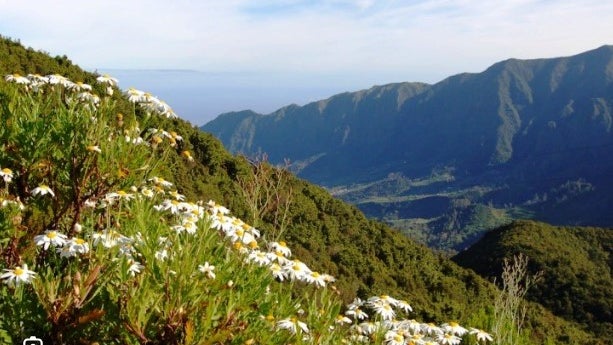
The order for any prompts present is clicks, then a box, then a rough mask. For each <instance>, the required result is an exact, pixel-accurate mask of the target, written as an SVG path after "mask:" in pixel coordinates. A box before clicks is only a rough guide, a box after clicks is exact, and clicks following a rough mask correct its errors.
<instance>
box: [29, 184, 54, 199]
mask: <svg viewBox="0 0 613 345" xmlns="http://www.w3.org/2000/svg"><path fill="white" fill-rule="evenodd" d="M39 194H40V195H46V194H51V196H55V193H53V191H52V190H51V188H49V186H47V185H46V184H41V185H40V186H38V187H36V188H34V189H32V195H39Z"/></svg>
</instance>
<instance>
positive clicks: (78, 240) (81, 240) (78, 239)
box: [74, 238, 85, 245]
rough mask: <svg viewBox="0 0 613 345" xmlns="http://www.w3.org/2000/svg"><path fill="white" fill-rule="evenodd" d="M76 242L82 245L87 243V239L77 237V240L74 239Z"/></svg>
mask: <svg viewBox="0 0 613 345" xmlns="http://www.w3.org/2000/svg"><path fill="white" fill-rule="evenodd" d="M74 242H75V243H76V244H78V245H81V244H83V243H85V240H84V239H81V238H77V239H75V240H74Z"/></svg>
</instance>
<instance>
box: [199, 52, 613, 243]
mask: <svg viewBox="0 0 613 345" xmlns="http://www.w3.org/2000/svg"><path fill="white" fill-rule="evenodd" d="M611 66H613V46H602V47H600V48H597V49H594V50H591V51H587V52H584V53H581V54H577V55H575V56H570V57H561V58H552V59H538V60H516V59H510V60H506V61H502V62H499V63H496V64H494V65H493V66H491V67H490V68H488V69H487V70H485V71H483V72H481V73H465V74H459V75H455V76H452V77H449V78H447V79H445V80H443V81H441V82H439V83H436V84H434V85H425V84H416V83H397V84H389V85H381V86H373V87H372V88H370V89H368V90H362V91H357V92H352V93H343V94H339V95H335V96H332V97H330V98H329V99H326V100H322V101H318V102H313V103H310V104H306V105H304V106H302V107H298V106H289V107H285V108H282V109H279V110H278V111H276V112H273V113H271V114H268V115H260V114H255V113H253V112H249V111H244V112H240V113H227V114H223V115H220V116H219V117H218V118H216V119H215V120H213V121H211V122H209V123H207V124H206V125H204V126H203V127H202V129H203V130H205V131H208V132H210V133H213V134H215V135H216V136H217V137H218V138H220V139H221V140H222V142H223V143H224V144H225V145H226V147H227V148H229V149H230V150H231V151H232V152H242V153H244V154H246V155H253V154H255V153H258V152H266V153H268V154H269V155H270V158H271V161H272V162H273V163H278V162H281V161H283V160H284V159H290V160H291V161H292V162H293V163H294V166H295V168H296V169H295V171H296V172H297V173H298V175H299V176H301V177H303V178H306V179H307V180H309V181H311V182H315V183H318V184H321V185H324V186H327V187H330V188H333V187H338V188H337V190H339V189H341V188H344V189H345V190H346V191H345V192H343V193H338V194H337V195H338V196H339V197H341V198H343V199H344V200H347V201H349V202H351V203H353V204H355V205H357V206H358V207H359V208H360V209H361V210H362V211H363V212H364V213H366V214H367V215H368V216H369V217H372V218H375V219H379V220H383V221H386V222H388V223H391V224H393V225H394V226H396V227H398V228H400V229H402V230H406V231H405V232H406V233H408V234H410V235H411V236H412V238H414V239H417V240H419V241H421V242H422V243H425V244H427V245H429V246H432V247H433V248H436V249H444V250H456V251H457V250H461V249H464V248H466V247H468V246H469V245H470V244H472V243H473V242H474V241H475V240H476V239H478V237H479V235H481V234H483V232H485V231H486V230H487V229H489V228H490V227H489V226H490V225H493V226H499V225H502V224H505V223H506V222H507V218H512V219H517V218H526V217H527V216H529V217H530V218H534V219H538V220H541V221H546V222H550V223H554V224H562V225H563V224H573V225H596V226H611V225H613V212H611V210H610V207H609V205H611V204H612V203H613V201H612V200H611V196H612V195H613V190H612V185H611V183H610V181H609V180H610V176H611V172H612V171H613V161H611V160H608V159H602V157H610V156H611V155H612V148H613V135H612V133H613V131H611V125H612V124H613V118H612V116H611V114H612V113H613V98H612V96H611V95H613V68H612V67H611ZM528 172H529V173H528ZM390 176H391V177H392V178H390ZM440 177H445V178H444V179H440ZM466 203H470V206H465V205H466ZM518 214H520V216H518Z"/></svg>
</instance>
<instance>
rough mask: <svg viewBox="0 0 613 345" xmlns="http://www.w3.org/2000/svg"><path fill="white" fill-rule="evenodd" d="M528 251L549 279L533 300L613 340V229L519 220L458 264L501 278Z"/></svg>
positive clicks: (533, 293)
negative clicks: (511, 262)
mask: <svg viewBox="0 0 613 345" xmlns="http://www.w3.org/2000/svg"><path fill="white" fill-rule="evenodd" d="M518 253H523V254H525V255H527V256H528V257H529V258H530V265H529V270H530V272H531V273H533V274H534V273H536V272H542V273H543V277H542V280H541V281H540V282H538V283H537V284H536V286H535V287H534V288H533V289H531V290H529V291H528V293H527V298H528V299H530V300H532V301H536V302H538V303H540V304H542V305H543V306H545V307H547V308H548V309H549V310H551V311H552V312H553V313H555V314H556V315H559V316H561V317H564V318H565V319H568V320H572V321H574V322H577V323H579V324H582V325H584V327H585V328H586V329H588V330H590V331H592V332H594V333H596V334H598V335H599V336H600V337H601V338H602V339H611V337H612V336H613V322H612V320H613V277H612V276H611V270H612V269H613V256H612V253H613V231H611V229H602V228H590V227H555V226H551V225H548V224H544V223H539V222H533V221H516V222H513V223H512V224H510V225H508V226H503V227H501V228H498V229H496V230H493V231H490V232H488V233H487V234H486V235H485V236H484V237H483V238H482V239H481V240H480V241H479V242H477V243H476V244H475V245H474V246H472V247H471V248H469V249H468V250H466V251H464V252H461V253H459V254H458V255H457V256H455V257H454V258H453V260H454V261H455V262H457V263H459V264H460V265H462V266H464V267H467V268H471V269H473V270H475V271H476V272H477V273H479V274H480V275H482V276H484V277H499V276H500V273H501V269H502V263H503V261H504V260H505V259H509V258H511V257H512V256H514V255H516V254H518Z"/></svg>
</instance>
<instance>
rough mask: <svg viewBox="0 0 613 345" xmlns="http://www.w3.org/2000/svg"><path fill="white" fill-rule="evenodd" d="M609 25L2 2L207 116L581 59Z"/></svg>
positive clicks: (391, 3)
mask: <svg viewBox="0 0 613 345" xmlns="http://www.w3.org/2000/svg"><path fill="white" fill-rule="evenodd" d="M611 33H613V2H609V1H601V0H595V1H588V0H586V1H570V0H560V1H546V0H510V1H469V0H418V1H411V0H405V1H398V0H396V1H395V0H379V1H377V0H317V1H305V0H258V1H251V0H218V1H208V0H174V1H167V0H149V1H144V0H133V1H119V0H106V1H77V0H56V1H14V0H0V34H2V35H5V36H9V37H12V38H17V39H20V40H21V42H22V43H23V44H25V45H27V46H31V47H33V48H35V49H40V50H44V51H47V52H50V53H51V54H52V55H63V54H66V55H68V56H69V57H70V59H71V60H72V61H73V62H75V63H77V64H79V65H80V66H82V67H84V68H86V69H89V70H95V69H97V70H99V71H107V70H108V71H116V72H117V73H119V74H120V75H118V77H120V83H121V85H122V86H123V87H129V86H134V87H137V88H141V89H146V90H149V91H153V92H154V93H158V96H159V97H160V98H162V99H165V100H166V101H167V102H168V103H169V104H171V105H172V106H174V107H175V108H176V110H177V111H178V113H179V114H180V115H182V116H183V117H185V118H187V119H188V120H190V121H192V122H193V123H195V124H202V123H204V122H206V121H208V120H209V119H210V118H212V117H213V116H215V115H217V114H219V113H221V112H225V111H232V110H242V109H247V108H251V109H254V110H256V111H260V112H270V111H273V110H275V109H277V108H278V107H281V106H283V105H287V104H290V103H298V104H305V103H307V102H309V101H313V100H316V99H319V98H325V97H328V96H331V95H332V94H335V93H339V92H343V91H355V90H359V89H364V88H368V87H370V86H372V85H375V84H384V83H390V82H398V81H422V82H428V83H434V82H438V81H440V80H442V79H443V78H445V77H447V76H450V75H453V74H457V73H462V72H480V71H483V70H484V69H486V68H487V67H488V66H489V65H491V64H493V63H495V62H497V61H500V60H503V59H507V58H511V57H513V58H521V59H528V58H540V57H556V56H567V55H573V54H577V53H580V52H583V51H585V50H589V49H594V48H597V47H598V46H601V45H603V44H613V36H611ZM130 69H138V70H141V72H139V73H135V72H133V71H129V72H126V71H125V70H130ZM149 69H185V70H193V71H198V73H196V72H193V73H194V75H191V76H189V74H185V73H183V72H182V73H176V74H169V73H157V74H156V73H152V74H151V75H149V76H147V72H146V71H142V70H149ZM122 76H123V78H122ZM126 78H127V79H126ZM164 78H167V79H168V78H169V79H172V81H168V80H164ZM182 78H184V81H183V79H182ZM171 85H172V87H171ZM198 89H200V90H203V91H206V92H198ZM191 97H194V98H193V99H192V98H191ZM175 100H176V102H180V104H179V103H174V102H173V101H175ZM187 103H190V104H187ZM187 105H189V109H188V107H187ZM182 109H185V114H182V113H181V110H182Z"/></svg>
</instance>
